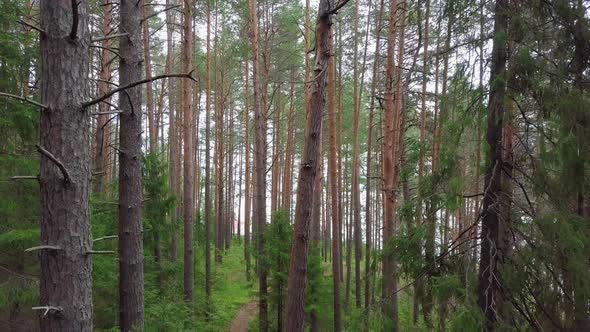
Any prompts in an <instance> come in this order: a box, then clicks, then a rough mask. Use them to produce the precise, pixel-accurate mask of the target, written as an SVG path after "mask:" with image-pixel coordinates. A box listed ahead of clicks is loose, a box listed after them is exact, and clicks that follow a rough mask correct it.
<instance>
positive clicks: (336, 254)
mask: <svg viewBox="0 0 590 332" xmlns="http://www.w3.org/2000/svg"><path fill="white" fill-rule="evenodd" d="M328 43H329V44H328V47H329V49H331V50H334V37H333V36H332V34H330V35H329V36H328ZM328 106H329V108H328V113H329V117H330V158H329V171H330V199H331V203H330V208H331V209H332V281H333V282H332V284H333V292H334V331H335V332H340V331H341V330H342V317H341V309H340V275H341V272H340V267H341V266H340V262H341V259H340V220H339V219H338V214H339V211H338V209H339V205H340V204H339V197H338V192H339V191H338V165H337V161H336V159H337V156H336V149H337V145H336V144H337V143H336V126H337V123H336V106H337V105H336V59H335V57H334V56H332V57H330V59H329V62H328Z"/></svg>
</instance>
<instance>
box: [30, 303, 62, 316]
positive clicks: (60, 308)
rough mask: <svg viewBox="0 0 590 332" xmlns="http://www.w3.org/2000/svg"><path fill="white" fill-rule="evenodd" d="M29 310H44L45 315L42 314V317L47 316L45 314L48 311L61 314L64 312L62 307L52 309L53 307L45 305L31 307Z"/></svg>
mask: <svg viewBox="0 0 590 332" xmlns="http://www.w3.org/2000/svg"><path fill="white" fill-rule="evenodd" d="M31 309H33V310H45V313H44V314H43V317H45V316H47V314H48V313H49V311H55V312H62V311H63V310H64V309H63V308H62V307H54V306H50V305H46V306H42V307H32V308H31Z"/></svg>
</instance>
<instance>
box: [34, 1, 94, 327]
mask: <svg viewBox="0 0 590 332" xmlns="http://www.w3.org/2000/svg"><path fill="white" fill-rule="evenodd" d="M72 4H74V5H75V2H72ZM40 15H41V28H42V29H43V31H45V34H44V36H43V38H40V40H41V75H40V77H41V78H42V79H41V101H42V103H43V104H45V105H47V106H48V107H49V109H47V110H43V111H41V113H40V114H41V116H40V117H41V123H40V125H41V128H40V129H41V134H40V138H41V147H43V148H44V149H45V150H46V151H48V152H49V153H51V154H52V156H53V157H55V160H57V161H58V162H60V163H61V164H62V165H63V166H62V167H63V168H64V170H62V171H61V172H60V168H59V167H58V165H57V162H55V161H52V160H51V158H50V157H49V156H48V154H47V153H44V154H43V156H42V157H41V174H40V191H41V241H42V242H41V244H42V245H46V246H55V247H56V249H55V250H54V249H41V253H40V259H41V278H40V304H39V305H41V306H54V307H59V308H60V309H61V310H49V311H48V312H47V315H44V314H43V312H42V311H40V312H41V314H40V315H39V323H40V329H41V331H92V259H91V256H90V255H89V254H88V251H90V250H92V239H91V232H90V209H89V196H90V182H89V181H90V175H91V170H90V135H88V133H89V132H90V117H89V110H87V109H82V108H81V104H82V103H83V102H84V98H85V96H86V94H87V90H86V88H87V86H88V83H87V78H88V67H89V61H88V59H89V57H88V52H89V44H90V33H89V31H88V19H89V18H88V11H87V6H86V3H85V2H82V3H80V4H77V5H75V7H70V6H68V5H67V4H66V5H64V3H63V2H57V1H50V0H43V1H41V2H40ZM72 16H73V17H74V22H76V23H77V26H74V27H72ZM72 32H73V33H72ZM64 91H68V93H63V92H64ZM39 151H40V152H41V148H39Z"/></svg>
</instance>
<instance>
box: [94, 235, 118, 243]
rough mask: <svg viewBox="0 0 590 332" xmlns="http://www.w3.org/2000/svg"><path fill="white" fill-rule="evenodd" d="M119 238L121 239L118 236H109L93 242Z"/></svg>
mask: <svg viewBox="0 0 590 332" xmlns="http://www.w3.org/2000/svg"><path fill="white" fill-rule="evenodd" d="M118 237H119V236H118V235H107V236H102V237H99V238H96V239H94V240H92V241H93V242H96V241H102V240H109V239H116V238H118Z"/></svg>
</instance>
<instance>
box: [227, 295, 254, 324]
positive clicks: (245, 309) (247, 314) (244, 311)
mask: <svg viewBox="0 0 590 332" xmlns="http://www.w3.org/2000/svg"><path fill="white" fill-rule="evenodd" d="M257 313H258V300H252V301H250V302H248V303H246V304H244V305H243V306H242V308H240V311H238V314H237V315H236V318H235V319H234V321H233V322H232V323H231V327H230V329H229V332H248V323H250V321H251V320H252V319H254V317H256V314H257Z"/></svg>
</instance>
